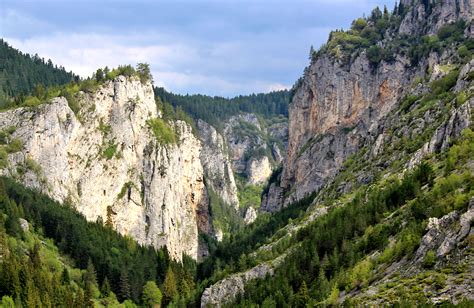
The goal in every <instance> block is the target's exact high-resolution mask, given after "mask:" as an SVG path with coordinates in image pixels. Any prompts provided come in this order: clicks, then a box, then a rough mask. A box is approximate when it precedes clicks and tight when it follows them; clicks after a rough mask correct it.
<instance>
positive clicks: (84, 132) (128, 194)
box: [0, 76, 210, 259]
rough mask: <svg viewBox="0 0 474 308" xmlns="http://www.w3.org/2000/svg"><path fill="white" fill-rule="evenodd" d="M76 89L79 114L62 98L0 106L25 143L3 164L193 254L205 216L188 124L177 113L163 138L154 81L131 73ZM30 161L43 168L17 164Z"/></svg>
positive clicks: (158, 242)
mask: <svg viewBox="0 0 474 308" xmlns="http://www.w3.org/2000/svg"><path fill="white" fill-rule="evenodd" d="M79 96H80V97H79V98H78V99H79V104H80V106H81V110H80V112H79V113H78V114H77V115H75V114H74V112H73V111H72V110H71V108H70V107H69V106H68V102H67V101H66V99H65V98H62V97H59V98H55V99H53V100H52V101H51V102H50V103H47V104H43V105H41V106H39V107H37V108H32V109H29V108H19V109H15V110H11V111H6V112H2V113H0V127H2V128H6V127H10V126H15V127H16V130H15V132H14V133H13V134H12V136H13V137H15V138H19V139H20V140H22V142H23V150H22V151H20V152H18V153H15V154H11V155H9V161H10V166H9V167H8V168H5V169H3V170H2V173H3V174H6V175H9V176H12V177H15V178H17V179H18V180H19V181H21V182H23V183H25V184H26V185H27V186H30V187H34V188H38V189H40V190H41V191H43V192H44V193H46V194H48V195H50V196H51V197H53V198H54V199H56V200H58V201H68V202H70V203H72V204H73V205H74V206H75V207H76V208H77V209H78V210H79V211H80V212H81V213H82V214H84V216H85V217H86V218H87V219H88V220H91V221H96V220H98V219H100V220H102V221H103V222H105V223H107V224H109V225H112V226H113V227H114V228H115V229H116V230H117V231H118V232H120V233H122V234H127V235H130V236H132V237H133V238H135V239H136V240H137V241H138V242H139V243H141V244H147V245H153V246H155V247H160V246H163V245H166V246H167V247H168V250H169V252H170V254H171V256H172V257H174V258H176V259H180V258H181V256H182V254H183V253H186V254H188V255H190V256H191V257H193V258H198V232H199V231H200V232H210V224H209V217H208V209H207V206H208V200H207V193H206V189H205V186H204V171H203V167H202V165H201V161H200V155H201V150H202V148H201V143H200V141H199V140H198V139H196V138H195V137H194V135H193V134H192V131H191V128H190V127H189V126H188V125H187V124H186V123H184V122H181V121H177V122H176V123H173V124H172V125H174V126H175V127H174V129H175V130H176V132H177V135H178V136H179V138H178V139H179V140H178V141H177V143H176V144H169V145H161V144H159V143H158V142H157V140H156V138H155V137H154V135H153V133H152V132H151V130H150V127H149V125H148V122H147V121H148V120H150V119H152V118H158V117H160V114H159V111H158V110H157V107H156V104H155V100H154V95H153V89H152V85H151V83H146V84H142V83H141V82H140V81H139V80H138V79H137V78H135V77H131V78H125V77H123V76H119V77H117V78H116V79H115V80H114V81H107V82H105V83H104V84H103V85H102V86H100V88H99V89H98V90H97V91H96V92H94V93H80V95H79ZM28 162H29V164H28ZM31 162H35V163H36V164H37V165H38V166H40V168H30V169H33V170H30V169H28V168H27V170H26V172H23V174H19V173H18V172H17V171H16V170H17V169H18V168H15V167H18V166H21V165H26V166H28V165H31V164H32V163H31ZM36 164H34V165H36Z"/></svg>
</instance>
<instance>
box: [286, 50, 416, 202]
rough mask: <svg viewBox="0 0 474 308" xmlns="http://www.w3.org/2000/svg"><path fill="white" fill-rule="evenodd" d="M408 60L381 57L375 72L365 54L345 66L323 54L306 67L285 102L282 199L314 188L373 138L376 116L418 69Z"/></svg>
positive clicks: (388, 106)
mask: <svg viewBox="0 0 474 308" xmlns="http://www.w3.org/2000/svg"><path fill="white" fill-rule="evenodd" d="M407 61H408V60H407V59H405V58H402V57H398V58H397V59H396V61H395V62H394V63H391V64H388V63H381V65H380V66H379V68H378V69H377V71H376V72H372V71H371V66H370V64H369V62H368V60H367V58H366V57H365V55H361V56H359V57H358V58H357V59H356V60H355V61H354V63H353V64H352V65H351V67H350V68H349V69H348V70H347V69H346V68H345V67H341V66H340V65H339V64H338V63H333V62H332V60H331V59H330V58H328V57H326V56H323V57H321V58H319V59H318V60H316V61H315V62H314V63H312V64H311V65H310V67H309V68H308V69H307V71H306V73H305V76H304V79H303V82H302V84H301V86H300V87H299V88H298V89H296V93H295V96H294V98H293V101H292V103H291V105H290V108H289V143H288V152H287V158H286V164H285V165H284V169H283V175H282V180H281V187H282V188H284V189H285V190H287V191H289V190H290V189H291V188H292V187H294V188H295V191H294V193H292V194H290V197H289V199H288V200H287V201H286V203H288V202H291V201H295V200H298V199H301V198H302V197H304V196H305V195H306V194H308V193H311V192H312V191H315V190H318V189H319V188H320V187H321V186H322V185H323V184H324V183H325V181H326V180H327V179H328V178H331V177H333V176H334V175H335V173H336V172H337V171H338V169H339V168H340V167H341V166H342V163H343V162H344V161H345V159H346V158H347V157H348V156H349V155H351V154H353V153H355V152H356V151H358V149H359V148H361V147H362V146H363V145H364V144H365V143H367V142H368V141H371V139H372V138H373V137H372V136H371V134H373V133H374V132H375V131H376V129H377V125H376V123H377V121H379V120H380V119H381V118H382V117H384V116H385V115H386V114H388V112H389V111H390V110H392V108H393V107H394V106H395V105H396V104H397V101H398V100H399V99H400V97H401V95H402V94H403V88H404V87H406V86H408V85H409V84H410V82H411V80H412V77H413V76H415V75H416V73H417V72H416V71H412V70H409V69H407V64H408V62H407Z"/></svg>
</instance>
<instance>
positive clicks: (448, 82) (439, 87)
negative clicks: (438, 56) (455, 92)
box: [431, 69, 459, 95]
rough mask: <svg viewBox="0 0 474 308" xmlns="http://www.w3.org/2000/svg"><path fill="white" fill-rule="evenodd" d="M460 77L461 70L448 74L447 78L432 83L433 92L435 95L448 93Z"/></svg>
mask: <svg viewBox="0 0 474 308" xmlns="http://www.w3.org/2000/svg"><path fill="white" fill-rule="evenodd" d="M458 76H459V70H457V69H454V70H452V71H451V72H449V73H448V74H446V76H444V77H442V78H440V79H438V80H435V81H433V82H432V83H431V90H432V91H433V94H435V95H440V94H442V93H445V92H447V91H448V90H449V89H451V88H452V87H453V86H454V85H455V84H456V81H457V80H458Z"/></svg>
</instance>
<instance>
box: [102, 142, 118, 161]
mask: <svg viewBox="0 0 474 308" xmlns="http://www.w3.org/2000/svg"><path fill="white" fill-rule="evenodd" d="M116 151H117V145H116V144H114V143H111V144H109V145H108V147H107V148H106V149H105V150H104V151H103V152H102V157H104V158H106V159H107V160H109V159H112V158H113V157H114V155H115V152H116Z"/></svg>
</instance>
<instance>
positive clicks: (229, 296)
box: [201, 254, 286, 308]
mask: <svg viewBox="0 0 474 308" xmlns="http://www.w3.org/2000/svg"><path fill="white" fill-rule="evenodd" d="M285 257H286V254H284V255H281V256H279V257H278V258H276V259H275V260H272V261H269V262H265V263H261V264H259V265H257V266H255V267H253V268H251V269H249V270H247V271H245V272H242V273H236V274H232V275H230V276H228V277H227V278H225V279H223V280H221V281H219V282H217V283H216V284H214V285H212V286H210V287H208V288H207V289H205V290H204V292H203V294H202V296H201V307H202V308H205V307H222V306H223V305H225V304H226V303H229V302H232V301H233V300H234V299H235V298H236V296H237V295H239V294H242V293H243V292H244V288H245V285H246V283H248V282H249V281H251V280H254V279H262V278H265V276H267V275H273V273H274V268H276V267H278V266H279V265H280V264H281V262H282V261H283V259H284V258H285Z"/></svg>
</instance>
